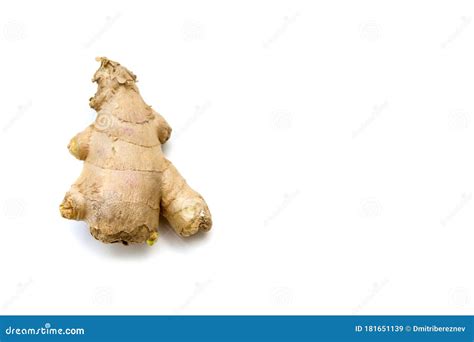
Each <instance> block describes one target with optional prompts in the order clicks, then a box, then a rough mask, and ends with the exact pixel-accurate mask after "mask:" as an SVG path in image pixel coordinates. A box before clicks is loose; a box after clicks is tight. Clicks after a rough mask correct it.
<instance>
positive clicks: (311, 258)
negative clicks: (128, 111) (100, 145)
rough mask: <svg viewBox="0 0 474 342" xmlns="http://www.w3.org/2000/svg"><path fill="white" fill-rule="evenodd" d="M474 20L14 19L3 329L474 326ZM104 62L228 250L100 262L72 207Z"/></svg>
mask: <svg viewBox="0 0 474 342" xmlns="http://www.w3.org/2000/svg"><path fill="white" fill-rule="evenodd" d="M473 15H474V5H473V3H472V2H471V1H449V2H448V1H444V2H435V1H417V2H415V1H396V2H393V1H392V2H389V1H357V2H355V1H320V2H316V1H234V2H224V1H199V2H193V1H167V2H158V1H153V2H151V1H150V2H145V1H134V2H131V1H129V2H120V1H90V2H86V1H78V2H76V3H75V4H73V3H71V2H65V1H54V2H53V1H30V2H27V1H10V2H2V3H1V4H0V49H1V50H0V51H1V54H0V77H1V79H0V94H1V100H0V155H1V168H0V175H1V177H0V229H1V236H0V263H1V264H0V265H1V277H0V312H1V313H3V314H472V313H473V308H474V272H473V266H472V265H473V261H474V240H473V237H474V204H473V200H472V192H473V191H474V123H473V112H474V102H473V101H474V96H473V92H474V45H473V39H474V23H472V21H473V20H472V19H473V18H472V16H473ZM96 56H107V57H109V58H111V59H113V60H117V61H118V62H120V63H122V64H123V65H125V66H126V67H128V68H129V69H130V70H132V71H133V72H134V73H135V74H136V75H137V76H138V79H139V81H140V82H139V84H138V85H139V87H140V90H141V92H142V95H143V97H144V99H145V101H146V102H147V103H149V104H151V105H153V107H154V108H155V109H157V110H158V111H159V112H160V113H161V114H162V115H163V116H164V117H165V118H166V119H167V120H168V121H169V123H170V124H171V126H172V127H173V128H174V133H173V135H172V137H171V140H170V141H169V142H168V143H167V144H166V147H165V152H166V155H167V156H168V157H169V158H170V159H171V160H172V161H173V162H174V163H175V164H176V166H177V167H178V169H179V170H180V171H181V172H182V173H183V175H184V176H185V177H186V179H187V180H188V182H189V183H190V184H191V185H192V186H193V187H194V188H196V189H197V190H198V191H199V192H201V193H202V194H203V195H204V197H205V198H206V200H207V201H208V204H209V206H210V208H211V211H212V214H213V218H214V227H213V230H212V231H211V232H210V233H208V234H206V235H200V236H198V237H196V238H190V239H188V240H182V239H180V238H178V237H176V236H175V235H174V233H172V232H171V231H170V230H169V228H167V227H161V230H160V231H161V239H160V240H159V242H158V243H157V244H156V245H155V246H153V247H152V248H149V247H147V246H146V245H143V246H131V247H125V246H121V245H104V244H102V243H100V242H98V241H96V240H95V239H94V238H92V237H91V236H90V234H89V232H88V230H87V228H86V226H85V224H83V223H82V222H74V221H67V220H65V219H62V218H61V217H60V215H59V211H58V206H59V204H60V202H61V200H62V198H63V196H64V193H65V192H66V191H67V190H68V189H69V187H70V185H71V184H72V183H73V182H74V181H75V179H76V178H77V177H78V175H79V173H80V171H81V168H82V164H81V162H79V161H77V160H75V159H74V158H73V157H72V156H71V155H69V153H68V151H67V149H66V145H67V143H68V142H69V139H70V138H71V137H72V136H74V135H75V134H76V133H77V132H79V131H81V130H82V129H83V128H84V127H86V126H87V125H88V124H89V123H91V122H92V120H94V117H95V112H94V111H93V110H92V109H90V108H89V107H88V99H89V97H91V96H92V95H93V94H94V92H95V85H94V84H92V83H91V77H92V75H93V73H94V72H95V70H96V69H97V67H98V63H97V62H95V60H94V58H95V57H96Z"/></svg>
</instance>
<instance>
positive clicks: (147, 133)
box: [60, 57, 212, 245]
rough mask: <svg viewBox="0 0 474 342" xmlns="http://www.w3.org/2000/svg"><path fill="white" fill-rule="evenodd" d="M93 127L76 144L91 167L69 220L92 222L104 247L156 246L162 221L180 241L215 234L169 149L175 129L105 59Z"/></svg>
mask: <svg viewBox="0 0 474 342" xmlns="http://www.w3.org/2000/svg"><path fill="white" fill-rule="evenodd" d="M97 61H99V62H100V67H99V69H98V70H97V72H96V73H95V74H94V78H93V79H92V81H93V82H97V84H98V89H97V93H96V94H95V96H94V97H93V98H91V99H90V106H91V107H92V108H93V109H95V110H96V111H97V118H96V120H95V122H94V123H93V124H91V125H90V126H89V127H87V128H86V129H85V130H84V131H82V132H81V133H79V134H77V135H76V136H75V137H74V138H72V139H71V142H70V143H69V146H68V148H69V151H70V152H71V154H72V155H73V156H75V157H76V158H77V159H79V160H83V161H84V168H83V170H82V174H81V175H80V176H79V179H78V180H77V181H76V183H74V184H73V185H72V187H71V189H70V190H69V191H68V192H67V193H66V196H65V197H64V200H63V202H62V204H61V205H60V211H61V215H62V216H63V217H65V218H67V219H71V220H82V221H85V222H86V223H87V224H88V225H89V228H90V232H91V234H92V235H93V236H94V237H95V238H96V239H98V240H100V241H103V242H106V243H113V242H122V243H124V244H128V243H143V242H147V243H148V244H149V245H152V244H153V243H154V242H155V240H156V239H157V238H158V231H157V230H158V223H159V218H160V214H162V215H163V216H164V217H165V218H166V219H167V220H168V222H169V223H170V225H171V227H172V228H173V229H174V230H175V231H176V233H177V234H179V235H180V236H183V237H187V236H191V235H193V234H196V233H197V232H199V231H201V230H202V231H208V230H209V229H211V226H212V219H211V214H210V212H209V208H208V207H207V204H206V202H205V201H204V199H203V198H202V196H201V195H200V194H198V193H197V192H196V191H194V190H193V189H191V188H190V187H189V185H188V184H187V183H186V181H185V180H184V178H183V177H182V176H181V175H180V174H179V172H178V171H177V170H176V168H175V167H174V166H173V164H171V162H170V161H168V160H167V159H166V158H165V157H164V155H163V152H162V150H161V145H162V144H164V143H165V142H166V141H167V140H168V139H169V137H170V134H171V127H170V126H169V125H168V123H167V122H166V121H165V119H164V118H163V117H162V116H161V115H160V114H158V113H157V112H155V111H154V110H153V109H152V108H151V107H150V106H148V105H147V104H146V103H145V102H144V101H143V99H142V97H141V96H140V93H139V91H138V88H137V86H136V77H135V75H134V74H133V73H132V72H130V71H129V70H127V69H126V68H124V67H123V66H121V65H120V64H119V63H117V62H114V61H111V60H109V59H107V58H105V57H101V58H97Z"/></svg>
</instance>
